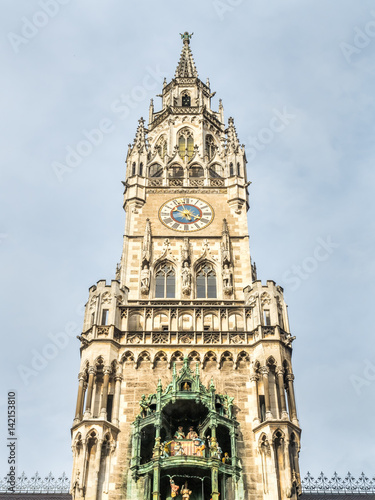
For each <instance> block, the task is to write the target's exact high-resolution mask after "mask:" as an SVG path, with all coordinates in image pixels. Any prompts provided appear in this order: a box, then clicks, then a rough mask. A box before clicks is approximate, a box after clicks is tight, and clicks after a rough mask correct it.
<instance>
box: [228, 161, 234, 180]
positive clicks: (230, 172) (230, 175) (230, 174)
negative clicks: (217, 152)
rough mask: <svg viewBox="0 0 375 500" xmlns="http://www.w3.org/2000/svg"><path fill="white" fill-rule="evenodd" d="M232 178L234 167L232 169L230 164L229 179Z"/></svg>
mask: <svg viewBox="0 0 375 500" xmlns="http://www.w3.org/2000/svg"><path fill="white" fill-rule="evenodd" d="M233 176H234V167H233V163H230V164H229V177H233Z"/></svg>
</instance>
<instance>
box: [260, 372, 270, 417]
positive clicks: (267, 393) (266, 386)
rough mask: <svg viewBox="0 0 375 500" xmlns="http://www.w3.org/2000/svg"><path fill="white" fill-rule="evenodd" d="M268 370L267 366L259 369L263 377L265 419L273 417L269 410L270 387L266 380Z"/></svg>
mask: <svg viewBox="0 0 375 500" xmlns="http://www.w3.org/2000/svg"><path fill="white" fill-rule="evenodd" d="M269 371H270V370H269V368H268V366H262V367H261V369H260V373H261V374H262V378H263V387H264V403H265V406H266V420H267V419H269V418H273V415H272V412H271V401H270V389H269V381H268V374H269Z"/></svg>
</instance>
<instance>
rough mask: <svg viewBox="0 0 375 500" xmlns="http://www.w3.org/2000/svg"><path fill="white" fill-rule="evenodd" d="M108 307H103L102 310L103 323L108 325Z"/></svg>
mask: <svg viewBox="0 0 375 500" xmlns="http://www.w3.org/2000/svg"><path fill="white" fill-rule="evenodd" d="M108 313H109V310H108V309H103V311H102V325H107V324H108Z"/></svg>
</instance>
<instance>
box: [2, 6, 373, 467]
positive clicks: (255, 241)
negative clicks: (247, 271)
mask: <svg viewBox="0 0 375 500" xmlns="http://www.w3.org/2000/svg"><path fill="white" fill-rule="evenodd" d="M0 8H1V10H2V13H1V16H0V30H1V39H2V44H1V46H0V57H1V59H0V61H1V68H2V71H1V73H2V78H1V80H0V99H1V110H2V117H3V118H2V120H1V122H0V127H1V133H0V141H1V156H2V164H3V165H2V168H1V175H2V181H1V185H0V198H1V203H2V207H3V208H2V210H1V215H0V256H1V258H0V266H1V268H0V271H1V283H2V286H1V289H0V294H1V305H2V317H3V324H2V329H1V330H2V337H1V339H2V353H3V354H2V355H3V358H2V359H3V360H2V363H1V371H2V375H1V377H0V384H1V390H0V422H2V426H1V429H2V430H1V431H0V472H1V474H3V475H5V474H6V473H7V472H8V464H7V457H8V449H7V447H6V443H7V441H6V438H7V437H8V435H7V422H6V411H7V394H8V392H10V391H15V392H16V400H17V428H16V435H17V437H18V441H17V467H18V472H19V473H20V472H21V471H25V472H26V473H27V474H30V475H31V474H32V473H34V472H35V471H38V472H39V473H40V474H41V475H42V476H43V475H47V474H48V473H49V472H50V471H52V472H53V473H54V474H55V475H59V474H61V473H62V472H63V471H65V472H66V473H67V474H68V475H70V472H71V467H72V457H71V448H70V446H71V445H70V427H71V424H72V421H73V417H74V411H75V401H76V396H77V388H78V380H77V375H78V370H79V346H80V343H79V341H78V340H77V339H76V335H77V334H79V333H80V329H81V327H82V321H83V306H84V304H85V302H86V300H87V297H88V288H89V287H90V286H91V285H93V284H95V283H96V281H97V280H99V279H107V280H111V279H113V278H114V273H115V268H116V263H117V262H118V261H119V260H120V255H121V248H122V235H123V228H124V221H125V215H124V211H123V209H122V193H123V186H122V184H121V181H123V180H124V176H125V158H126V153H127V145H128V143H130V142H132V141H133V138H134V134H135V130H136V127H137V123H138V119H139V118H140V117H141V116H143V117H144V118H145V119H146V121H147V119H148V107H149V100H150V98H154V102H155V109H156V110H158V109H159V107H160V98H158V97H155V96H156V95H157V94H159V93H160V91H161V88H162V81H163V78H164V76H165V77H166V78H167V81H170V79H171V78H172V77H173V75H174V71H175V68H176V66H177V62H178V59H179V56H180V52H181V46H182V44H181V40H180V35H179V33H183V32H184V31H189V32H190V33H192V32H193V33H194V35H193V37H192V40H191V49H192V51H193V54H194V59H195V62H196V66H197V70H198V73H199V76H200V78H201V79H202V80H203V81H205V80H206V78H207V77H209V78H210V83H211V89H212V90H213V91H216V92H217V93H216V96H215V97H214V99H213V108H214V109H217V108H218V99H219V98H221V99H222V100H223V105H224V114H225V120H226V121H227V120H228V118H229V117H230V116H233V117H234V120H235V125H236V128H237V132H238V135H239V139H240V142H241V143H243V144H245V146H246V151H247V159H248V179H249V180H250V181H251V182H252V184H251V186H250V203H251V208H250V210H249V214H248V220H249V231H250V245H251V254H252V258H253V260H254V261H255V262H256V264H257V268H258V278H259V279H261V280H262V281H263V282H265V281H266V280H267V279H272V280H274V281H276V283H277V284H279V285H281V286H283V287H284V290H285V298H286V301H287V303H288V307H289V320H290V325H291V331H292V334H293V335H295V336H296V340H295V342H294V343H293V348H294V350H293V369H294V374H295V390H296V399H297V408H298V416H299V420H300V424H301V427H302V449H301V455H300V464H301V471H302V475H303V476H304V475H305V474H306V473H307V471H310V472H311V473H312V474H313V475H314V476H316V475H318V474H319V473H320V471H324V473H325V474H326V475H327V476H330V475H332V474H333V472H334V471H337V472H338V473H339V475H341V476H343V475H345V474H346V473H347V472H348V471H351V472H352V473H353V474H355V475H358V474H359V473H360V472H362V471H364V472H365V473H366V474H367V475H369V476H372V475H373V473H374V456H375V439H374V425H373V419H374V411H375V397H374V393H375V350H374V340H373V336H374V321H373V318H374V313H373V311H374V305H373V302H372V301H373V300H374V299H373V297H374V278H375V276H374V275H375V267H374V259H373V253H374V251H373V249H374V239H375V238H374V223H373V221H374V195H373V193H374V180H375V179H374V176H375V173H374V154H375V145H374V128H375V119H374V116H375V102H374V89H375V85H374V76H375V5H374V3H373V2H371V1H368V0H362V1H361V2H358V1H355V0H352V1H349V0H336V1H332V2H326V1H322V0H311V1H310V0H304V1H301V0H284V1H283V2H280V1H278V0H269V1H267V2H264V1H262V0H242V1H241V0H206V1H204V2H202V1H201V0H200V1H197V0H190V1H189V2H188V3H184V4H182V3H181V4H180V3H177V2H175V1H172V0H164V1H160V2H154V1H151V0H144V1H142V2H138V3H137V2H121V1H119V0H106V2H99V1H92V0H90V1H89V0H81V1H79V2H78V1H76V0H37V1H34V0H18V1H17V2H6V3H5V2H3V3H2V5H1V7H0ZM85 139H89V141H90V144H91V146H90V147H89V148H86V149H85V148H82V147H81V146H82V144H81V141H82V140H85ZM77 151H80V153H78V152H77ZM51 346H52V347H51ZM53 346H55V347H53Z"/></svg>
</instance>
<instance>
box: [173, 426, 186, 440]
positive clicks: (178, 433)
mask: <svg viewBox="0 0 375 500" xmlns="http://www.w3.org/2000/svg"><path fill="white" fill-rule="evenodd" d="M173 439H185V433H184V428H183V427H182V425H180V426H179V427H178V429H177V431H176V432H175V433H174V436H173Z"/></svg>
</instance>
